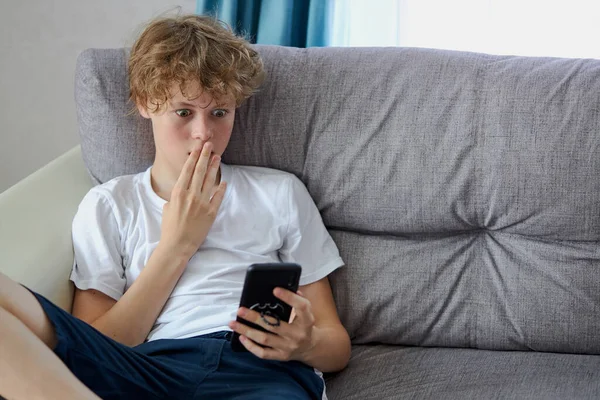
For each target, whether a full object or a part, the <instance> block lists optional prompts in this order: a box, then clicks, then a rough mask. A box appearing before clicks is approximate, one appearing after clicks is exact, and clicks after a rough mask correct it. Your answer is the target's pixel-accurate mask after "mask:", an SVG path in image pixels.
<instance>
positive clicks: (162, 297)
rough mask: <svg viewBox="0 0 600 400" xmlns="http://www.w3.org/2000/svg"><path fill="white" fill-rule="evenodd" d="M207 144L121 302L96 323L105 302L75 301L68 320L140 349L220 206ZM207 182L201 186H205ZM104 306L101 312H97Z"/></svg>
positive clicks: (184, 175)
mask: <svg viewBox="0 0 600 400" xmlns="http://www.w3.org/2000/svg"><path fill="white" fill-rule="evenodd" d="M211 152H212V144H210V143H207V144H205V146H204V148H203V149H202V154H200V151H199V150H196V151H193V152H192V153H191V154H190V156H189V157H188V160H187V161H186V163H185V165H184V166H183V169H182V171H181V174H180V176H179V179H178V181H177V183H176V184H175V186H174V188H173V191H172V193H171V198H170V199H169V202H168V203H166V204H165V206H164V209H163V215H162V224H161V238H160V241H159V244H158V246H157V247H156V249H155V250H154V252H153V253H152V255H151V256H150V259H149V260H148V263H147V264H146V266H145V267H144V269H143V270H142V272H141V273H140V275H139V276H138V278H137V279H136V280H135V282H134V283H133V284H132V285H131V287H130V288H129V289H128V290H127V291H126V292H125V293H124V294H123V296H122V297H121V298H120V299H119V301H117V302H116V303H114V305H112V307H110V309H108V311H106V312H104V313H103V314H102V315H100V316H99V317H96V315H97V314H98V308H103V307H107V306H108V304H109V303H108V302H104V301H103V300H96V299H97V297H96V296H94V295H93V293H90V295H83V296H82V295H80V294H79V295H77V296H76V297H75V299H74V304H73V315H75V316H76V317H78V318H81V319H83V320H84V321H86V322H88V323H90V324H91V325H92V326H93V327H95V328H96V329H98V330H99V331H100V332H102V333H104V334H105V335H107V336H109V337H111V338H112V339H114V340H116V341H118V342H120V343H123V344H125V345H128V346H135V345H138V344H140V343H143V342H144V340H145V339H146V337H147V336H148V333H149V332H150V330H151V329H152V326H153V325H154V322H155V321H156V319H157V318H158V315H159V314H160V312H161V310H162V308H163V307H164V305H165V303H166V301H167V300H168V298H169V295H170V294H171V292H172V291H173V288H174V287H175V285H176V283H177V281H178V280H179V278H180V277H181V275H182V274H183V271H184V270H185V267H186V266H187V263H188V261H189V259H190V258H191V257H192V256H193V255H194V253H196V251H198V248H199V247H200V245H201V244H202V243H203V242H204V240H205V239H206V236H207V234H208V231H209V230H210V227H211V226H212V224H213V222H214V220H215V218H216V215H217V212H218V209H219V207H220V205H221V202H222V200H223V197H224V194H225V189H226V184H225V182H221V184H220V185H218V186H216V187H215V181H216V176H217V171H218V169H219V163H220V158H219V157H218V156H215V157H213V158H212V159H211ZM205 176H206V182H204V181H205V179H204V178H205ZM99 303H103V304H104V305H103V306H98V304H99Z"/></svg>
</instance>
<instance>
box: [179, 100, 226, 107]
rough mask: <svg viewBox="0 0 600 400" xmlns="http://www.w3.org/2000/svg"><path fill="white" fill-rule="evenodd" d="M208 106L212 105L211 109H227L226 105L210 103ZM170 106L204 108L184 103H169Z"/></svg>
mask: <svg viewBox="0 0 600 400" xmlns="http://www.w3.org/2000/svg"><path fill="white" fill-rule="evenodd" d="M210 105H212V106H213V107H219V108H224V107H227V104H226V103H217V102H214V101H213V102H212V103H210ZM210 105H209V106H210ZM171 106H173V107H175V108H179V107H189V108H204V107H200V106H198V105H196V104H192V103H188V102H186V101H175V102H172V103H171Z"/></svg>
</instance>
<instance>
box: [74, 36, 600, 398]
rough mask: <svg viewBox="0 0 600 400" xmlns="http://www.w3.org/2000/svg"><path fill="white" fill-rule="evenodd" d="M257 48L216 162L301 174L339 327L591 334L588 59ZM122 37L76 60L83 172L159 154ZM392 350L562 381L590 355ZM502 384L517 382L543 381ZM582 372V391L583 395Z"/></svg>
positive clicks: (420, 337)
mask: <svg viewBox="0 0 600 400" xmlns="http://www.w3.org/2000/svg"><path fill="white" fill-rule="evenodd" d="M256 48H257V49H258V50H259V52H260V53H261V55H262V57H263V60H264V62H265V66H266V70H267V80H266V82H265V84H264V85H263V87H262V88H261V90H260V92H259V93H258V94H256V95H255V96H253V97H252V98H250V99H249V100H248V101H247V102H246V103H244V104H243V105H242V106H241V107H240V108H239V109H238V111H237V114H236V122H235V127H234V132H233V135H232V139H231V142H230V145H229V147H228V149H227V151H226V152H225V154H224V157H223V161H224V162H226V163H230V164H244V165H258V166H265V167H272V168H277V169H281V170H285V171H289V172H292V173H294V174H296V175H297V176H298V177H299V178H300V179H302V181H303V182H304V183H305V184H306V186H307V187H308V190H309V191H310V193H311V195H312V197H313V199H314V200H315V202H316V204H317V206H318V208H319V210H320V211H321V213H322V216H323V220H324V222H325V224H326V226H327V227H328V229H329V230H330V232H331V234H332V236H333V238H334V240H335V242H336V243H337V245H338V247H339V248H340V253H341V256H342V258H343V259H344V260H345V262H346V264H347V265H346V267H345V268H342V269H340V270H338V271H335V272H334V273H333V274H332V275H331V277H330V278H331V283H332V288H333V291H334V296H335V299H336V303H337V306H338V311H339V313H340V316H341V319H342V322H343V323H344V325H345V326H346V328H347V329H348V331H349V333H350V336H351V338H352V341H353V344H355V345H360V344H367V343H373V342H377V343H383V344H390V345H391V344H395V345H404V346H423V347H462V348H477V349H489V350H504V351H507V350H537V351H548V352H562V353H586V354H599V353H600V318H598V315H599V310H600V270H599V268H600V246H599V245H598V244H599V243H598V241H599V238H600V135H599V134H598V133H599V132H600V60H592V59H557V58H535V57H514V56H493V55H486V54H478V53H468V52H456V51H443V50H431V49H414V48H353V49H348V48H309V49H296V48H285V47H277V46H256ZM126 54H127V52H126V50H124V49H104V50H98V49H92V50H87V51H85V52H83V53H82V54H81V56H80V57H79V60H78V66H77V73H76V98H77V106H78V117H79V123H80V128H81V129H80V134H81V141H82V151H83V154H84V160H85V162H86V165H87V167H88V169H89V171H90V174H91V176H92V177H93V178H95V179H96V182H98V181H100V182H104V181H106V180H108V179H110V178H112V177H114V176H117V175H121V174H126V173H136V172H140V171H142V170H143V169H144V168H146V167H147V166H149V165H150V164H151V163H152V159H153V152H154V147H153V142H152V134H151V129H150V125H149V124H148V122H147V121H145V120H143V119H141V118H140V117H135V116H126V114H127V112H128V111H129V109H130V108H131V104H128V103H127V94H128V92H127V91H128V87H127V79H126V70H125V62H126ZM121 66H122V68H121ZM365 349H368V348H367V347H365ZM389 350H390V351H392V352H395V353H393V354H397V355H398V357H397V358H394V357H395V356H394V355H393V354H390V355H382V357H390V358H385V359H386V360H392V361H390V363H392V362H395V363H399V364H400V363H405V362H407V360H408V361H409V360H410V358H408V359H407V358H405V356H406V355H407V354H413V353H411V351H414V352H415V353H414V354H427V361H426V364H427V366H428V368H429V367H435V366H436V365H437V364H439V363H442V362H447V363H448V365H450V364H451V362H450V361H451V360H452V357H454V355H456V354H460V356H459V357H458V359H457V361H456V362H459V363H460V362H467V361H468V358H469V357H473V358H474V361H473V362H474V363H475V365H479V366H481V368H483V367H484V366H485V365H488V364H491V366H489V368H488V369H487V370H485V369H484V370H483V372H482V373H486V374H488V375H489V376H492V375H491V374H492V372H493V373H496V372H494V371H495V369H501V368H516V369H515V370H516V371H517V370H518V371H521V370H522V371H528V370H530V369H532V368H534V369H535V368H538V366H539V364H540V365H541V364H544V363H546V364H547V365H546V364H544V365H546V367H545V368H547V370H541V372H539V376H537V377H536V376H532V379H533V380H534V381H535V379H538V380H537V381H536V382H538V383H539V385H542V383H543V382H547V383H548V384H549V385H550V384H552V382H551V380H552V379H554V378H553V377H562V378H561V379H562V380H561V381H560V382H563V383H564V384H565V385H568V384H569V381H568V380H569V379H573V380H575V379H576V376H577V374H576V373H575V372H576V367H577V366H579V365H581V367H580V368H582V373H586V374H587V373H588V372H586V371H589V368H588V367H589V366H590V365H595V368H596V369H597V363H598V361H597V360H596V359H595V358H569V357H571V356H567V355H565V356H560V357H559V356H556V357H558V358H551V357H550V358H544V357H549V356H546V355H539V354H536V353H531V352H519V353H517V354H518V356H513V355H511V354H512V353H500V352H499V353H497V354H498V355H497V357H498V359H497V360H496V359H495V358H494V357H496V354H495V353H487V352H485V353H471V352H464V353H461V352H450V350H443V351H442V350H425V349H423V350H418V349H413V350H406V349H395V348H389ZM365 351H368V350H365ZM373 351H375V350H373ZM428 351H430V352H428ZM475 354H477V355H475ZM528 357H531V358H528ZM540 357H541V358H540ZM436 360H437V361H436ZM444 360H446V361H444ZM461 360H463V361H461ZM465 360H467V361H465ZM536 360H537V361H536ZM557 360H570V361H568V362H565V364H564V365H559V364H560V363H562V361H560V362H559V361H557ZM577 360H579V361H580V362H579V361H577ZM365 362H366V361H365ZM511 363H513V364H511ZM514 363H517V364H514ZM536 363H538V364H536ZM368 365H372V364H371V363H368V364H367V365H361V366H358V367H356V368H359V369H360V370H361V371H363V372H364V371H366V370H367V369H368V368H369V366H368ZM514 365H516V366H514ZM513 366H514V367H513ZM400 367H401V368H403V369H402V371H408V369H404V368H405V366H404V365H402V366H400ZM400 367H399V368H400ZM406 368H408V367H406ZM437 368H438V369H439V368H442V367H441V366H439V365H438V367H437ZM449 368H450V367H449ZM553 368H554V369H553ZM574 368H575V369H574ZM349 371H350V372H348V375H346V376H345V377H344V378H343V379H342V380H343V381H344V382H352V381H353V379H352V378H348V376H354V375H353V374H354V372H351V371H352V366H351V368H350V369H349ZM398 371H399V370H398ZM473 371H477V369H473ZM485 371H487V372H485ZM403 373H404V372H403ZM423 373H425V372H423ZM357 374H359V373H358V372H357ZM439 374H440V376H441V377H440V379H446V378H445V376H446V375H444V374H448V375H447V376H452V375H451V374H452V371H446V372H439ZM531 374H534V373H533V372H531ZM371 375H372V376H373V377H374V378H373V379H375V375H374V374H373V373H372V374H371ZM356 376H358V375H356ZM393 376H394V377H396V376H397V375H396V373H394V374H393ZM586 377H588V378H589V377H591V375H586ZM596 378H597V377H596ZM596 378H594V379H595V381H596V382H597V381H598V380H597V379H596ZM336 379H338V378H336ZM339 379H341V378H339ZM381 379H392V374H391V373H390V374H388V375H385V376H382V378H381ZM394 379H395V378H394ZM402 379H409V378H402ZM423 379H430V378H429V377H427V378H423ZM431 379H432V382H433V378H431ZM465 379H466V378H465ZM498 379H500V378H498ZM507 379H509V378H507ZM510 379H513V381H510ZM510 379H509V381H510V382H516V379H517V376H516V375H515V376H514V377H513V378H510ZM582 379H583V377H582ZM586 379H587V378H586ZM386 382H387V381H385V382H383V381H382V382H380V384H381V385H383V386H385V385H386ZM394 382H395V381H394ZM403 382H404V381H403ZM424 382H425V381H424ZM495 382H499V381H492V383H490V384H489V385H488V386H485V387H486V388H487V389H486V390H496V386H495V385H496V383H495ZM519 382H520V381H519ZM523 382H524V381H523ZM394 384H395V383H394ZM432 384H433V383H432ZM464 384H465V385H467V386H468V385H469V382H468V380H465V381H464ZM515 384H516V385H517V386H516V388H515V390H516V391H517V392H515V393H517V394H519V395H522V396H523V397H522V398H527V396H529V395H530V394H531V396H533V397H535V396H536V395H537V394H539V393H538V392H536V391H535V386H533V388H534V389H531V391H528V390H529V389H526V388H525V387H524V386H522V387H521V386H518V385H519V383H518V382H516V383H515ZM340 385H341V384H340ZM456 385H459V384H458V383H457V384H456ZM485 385H487V384H485ZM523 385H524V384H523ZM595 385H596V386H594V389H593V390H592V389H590V390H592V391H591V392H590V391H587V392H586V390H588V389H589V388H588V389H586V388H582V389H581V390H582V392H581V393H582V395H588V394H589V395H591V394H594V395H595V396H597V395H598V387H597V384H595ZM334 386H335V387H338V384H337V383H336V384H334ZM467 386H465V387H467ZM353 387H354V386H353ZM456 387H458V386H456ZM553 387H554V386H553ZM394 388H396V386H394ZM335 390H337V389H334V391H335ZM340 390H341V389H340ZM374 390H375V389H374ZM377 390H379V389H377ZM381 390H384V389H381ZM406 390H409V389H406ZM428 390H429V389H428ZM431 390H434V391H435V390H437V389H435V388H433V389H431ZM457 390H458V389H457ZM461 390H463V389H461ZM464 390H466V391H467V392H468V393H478V392H477V390H479V389H477V388H474V389H472V390H473V392H469V390H471V389H468V388H467V389H464ZM481 390H483V389H481ZM507 390H508V389H507ZM573 390H574V391H576V390H579V389H577V388H576V387H574V388H573ZM467 392H465V393H467ZM567 392H568V389H565V391H564V392H562V393H565V394H568V393H567ZM356 393H359V392H356ZM405 393H408V392H405ZM432 393H433V392H432ZM456 393H457V395H456V396H457V397H456V398H458V396H459V392H458V391H457V392H456ZM506 393H508V394H510V393H509V392H506ZM569 393H570V392H569ZM573 393H575V392H573ZM577 393H579V392H577ZM595 396H591V397H595ZM517 397H519V396H517ZM567 397H568V396H567ZM339 398H352V397H339ZM356 398H359V397H356ZM363 398H368V397H363ZM540 398H544V397H543V396H541V397H540ZM545 398H548V397H545ZM563 398H564V397H563Z"/></svg>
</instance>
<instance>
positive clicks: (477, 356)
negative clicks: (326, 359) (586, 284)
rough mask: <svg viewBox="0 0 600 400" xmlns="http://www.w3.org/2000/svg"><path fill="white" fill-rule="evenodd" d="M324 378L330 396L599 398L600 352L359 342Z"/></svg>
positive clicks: (379, 397)
mask: <svg viewBox="0 0 600 400" xmlns="http://www.w3.org/2000/svg"><path fill="white" fill-rule="evenodd" d="M326 382H327V395H328V397H329V399H330V400H338V399H344V400H351V399H357V400H358V399H360V400H363V399H413V398H415V399H416V398H418V399H430V398H431V399H446V400H448V399H460V400H463V399H491V398H494V399H598V398H600V356H594V355H575V354H559V353H542V352H527V351H489V350H476V349H458V348H453V349H451V348H425V347H405V346H389V345H358V346H354V347H353V351H352V359H351V360H350V364H349V366H348V368H346V369H345V370H344V371H342V372H340V373H338V374H335V375H329V374H328V375H326Z"/></svg>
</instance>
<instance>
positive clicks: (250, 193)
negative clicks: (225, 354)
mask: <svg viewBox="0 0 600 400" xmlns="http://www.w3.org/2000/svg"><path fill="white" fill-rule="evenodd" d="M150 171H151V167H150V168H148V169H147V170H146V171H145V172H142V173H139V174H136V175H127V176H121V177H118V178H115V179H113V180H111V181H109V182H107V183H105V184H102V185H99V186H96V187H94V188H93V189H91V190H90V191H89V192H88V193H87V195H86V196H85V197H84V199H83V200H82V202H81V204H80V205H79V209H78V211H77V214H76V215H75V218H74V220H73V245H74V250H75V262H74V266H73V271H72V273H71V280H72V281H73V282H74V284H75V285H76V286H77V287H78V288H79V289H82V290H86V289H96V290H99V291H101V292H102V293H105V294H106V295H108V296H110V297H112V298H113V299H115V300H119V298H120V297H121V296H122V295H123V293H124V292H125V291H126V290H127V289H128V288H129V287H130V286H131V285H132V283H133V282H134V281H135V279H136V278H137V277H138V276H139V274H140V272H141V271H142V269H143V268H144V266H145V265H146V263H147V262H148V259H149V258H150V255H151V254H152V252H153V251H154V249H155V248H156V246H157V244H158V241H159V239H160V232H161V230H160V228H161V219H162V207H163V205H164V204H165V201H164V200H163V199H161V198H160V197H159V196H158V195H157V194H156V193H155V192H154V191H153V189H152V186H151V183H150ZM221 176H222V178H221V179H222V180H223V181H225V182H227V191H226V193H225V197H224V199H223V202H222V203H221V207H220V209H219V212H218V214H217V217H216V220H215V222H214V224H213V226H212V227H211V229H210V231H209V233H208V236H207V238H206V240H205V241H204V243H203V244H202V246H200V249H199V250H198V252H197V253H196V254H195V255H194V256H193V257H192V258H191V259H190V261H189V263H188V265H187V267H186V269H185V271H184V273H183V275H182V276H181V278H180V280H179V281H178V283H177V285H176V286H175V288H174V289H173V292H172V293H171V295H170V296H169V299H168V300H167V302H166V303H165V306H164V308H163V310H162V311H161V313H160V315H159V316H158V319H157V320H156V322H155V324H154V326H153V327H152V330H151V331H150V333H149V335H148V338H147V340H148V341H150V340H156V339H177V338H186V337H192V336H196V335H203V334H207V333H211V332H215V331H220V330H230V329H229V327H228V326H227V324H228V323H229V321H231V320H233V319H235V315H236V312H237V309H238V307H239V301H240V297H241V292H242V287H243V283H244V278H245V274H246V269H247V267H248V266H249V265H250V264H253V263H265V262H281V261H284V262H296V263H298V264H300V265H301V266H302V276H301V278H300V285H306V284H309V283H313V282H316V281H318V280H319V279H322V278H324V277H325V276H327V275H329V273H331V272H332V271H334V270H335V269H337V268H339V267H341V266H342V265H343V264H344V263H343V261H342V259H341V258H340V256H339V252H338V249H337V247H336V245H335V243H334V242H333V240H332V239H331V236H330V235H329V233H328V232H327V230H326V228H325V226H324V225H323V221H322V219H321V216H320V214H319V211H318V209H317V207H316V206H315V204H314V202H313V200H312V198H311V197H310V195H309V193H308V191H307V190H306V188H305V187H304V185H303V184H302V182H301V181H300V180H299V179H298V178H297V177H296V176H295V175H293V174H290V173H287V172H283V171H277V170H273V169H268V168H260V167H247V166H230V165H225V164H223V163H221Z"/></svg>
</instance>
